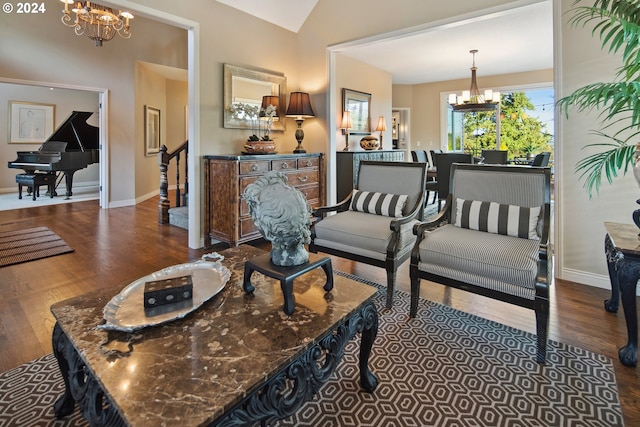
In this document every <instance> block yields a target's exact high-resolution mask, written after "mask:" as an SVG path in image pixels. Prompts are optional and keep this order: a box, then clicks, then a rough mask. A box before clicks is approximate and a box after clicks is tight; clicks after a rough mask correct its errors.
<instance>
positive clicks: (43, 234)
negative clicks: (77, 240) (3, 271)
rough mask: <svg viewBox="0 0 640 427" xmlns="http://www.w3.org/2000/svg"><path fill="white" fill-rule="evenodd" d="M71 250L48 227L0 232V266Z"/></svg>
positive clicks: (71, 249)
mask: <svg viewBox="0 0 640 427" xmlns="http://www.w3.org/2000/svg"><path fill="white" fill-rule="evenodd" d="M67 252H73V248H72V247H71V246H69V245H67V243H66V242H65V241H64V240H62V239H61V238H60V236H58V235H57V234H56V233H54V232H53V231H51V230H49V228H48V227H33V228H27V229H22V230H13V231H1V232H0V267H4V266H6V265H11V264H18V263H21V262H26V261H33V260H36V259H40V258H47V257H50V256H54V255H60V254H64V253H67Z"/></svg>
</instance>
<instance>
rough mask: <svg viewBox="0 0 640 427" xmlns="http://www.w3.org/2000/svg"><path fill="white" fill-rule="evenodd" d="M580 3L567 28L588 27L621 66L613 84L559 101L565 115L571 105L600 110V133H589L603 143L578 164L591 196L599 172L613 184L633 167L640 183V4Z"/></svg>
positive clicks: (613, 0) (615, 0)
mask: <svg viewBox="0 0 640 427" xmlns="http://www.w3.org/2000/svg"><path fill="white" fill-rule="evenodd" d="M581 3H585V1H584V0H576V1H575V2H574V3H573V8H572V9H571V12H572V14H573V15H572V17H571V18H570V21H569V22H570V24H571V25H573V26H582V27H585V26H587V25H588V24H592V25H593V30H592V34H593V35H597V36H598V37H599V38H600V41H601V45H602V49H608V51H609V52H610V53H614V54H621V55H622V66H621V67H620V69H619V70H618V71H617V73H616V77H615V80H614V81H613V82H606V83H602V82H600V83H592V84H589V85H587V86H584V87H582V88H579V89H577V90H576V91H574V92H573V93H572V94H570V95H568V96H566V97H564V98H562V99H560V100H559V101H558V103H557V105H558V107H560V109H561V110H562V111H564V113H565V115H566V116H567V117H568V113H569V107H571V106H573V107H575V108H576V110H577V111H578V112H580V111H586V110H593V109H596V110H599V111H601V112H600V118H601V120H602V129H600V130H594V131H593V132H594V133H595V134H596V135H599V136H601V137H602V138H603V139H605V141H604V142H601V143H597V144H589V145H588V146H589V147H594V146H595V147H598V148H601V149H602V151H600V152H598V153H595V154H592V155H589V156H587V157H585V158H584V159H582V160H580V161H579V162H578V163H577V164H576V171H577V172H579V173H580V178H581V179H584V187H585V188H586V189H587V191H588V193H589V197H591V196H592V195H593V192H594V191H595V192H596V193H597V192H598V191H599V188H600V184H601V182H602V179H603V173H604V177H606V179H607V181H608V182H609V183H611V182H612V181H613V179H614V178H615V177H617V176H618V175H619V174H620V173H622V175H624V174H626V172H628V170H629V169H630V168H632V169H633V170H634V175H635V177H636V179H637V180H638V183H639V184H640V173H639V172H640V171H636V170H635V169H634V165H635V163H636V156H635V153H636V146H637V145H638V147H640V144H639V143H640V139H639V138H638V134H640V126H639V125H640V39H639V38H640V3H639V2H638V0H595V1H594V2H593V5H592V6H585V5H582V4H581ZM638 151H639V153H640V149H639V150H638ZM639 167H640V165H639ZM639 203H640V201H639Z"/></svg>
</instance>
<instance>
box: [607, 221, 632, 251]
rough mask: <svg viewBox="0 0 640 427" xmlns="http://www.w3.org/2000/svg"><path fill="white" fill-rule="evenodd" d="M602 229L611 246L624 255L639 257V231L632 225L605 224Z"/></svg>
mask: <svg viewBox="0 0 640 427" xmlns="http://www.w3.org/2000/svg"><path fill="white" fill-rule="evenodd" d="M604 227H605V229H606V230H607V234H609V237H610V238H611V241H612V242H613V245H614V246H615V247H616V248H617V249H618V250H619V251H621V252H622V253H624V254H625V255H631V256H636V257H640V236H638V233H639V232H640V229H639V228H638V227H637V226H635V225H634V224H621V223H617V222H605V223H604Z"/></svg>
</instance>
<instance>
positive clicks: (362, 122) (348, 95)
mask: <svg viewBox="0 0 640 427" xmlns="http://www.w3.org/2000/svg"><path fill="white" fill-rule="evenodd" d="M364 107H366V109H367V117H364V114H363V111H364ZM342 111H351V122H352V123H353V128H351V129H350V130H349V135H369V134H371V94H370V93H366V92H360V91H357V90H352V89H346V88H342Z"/></svg>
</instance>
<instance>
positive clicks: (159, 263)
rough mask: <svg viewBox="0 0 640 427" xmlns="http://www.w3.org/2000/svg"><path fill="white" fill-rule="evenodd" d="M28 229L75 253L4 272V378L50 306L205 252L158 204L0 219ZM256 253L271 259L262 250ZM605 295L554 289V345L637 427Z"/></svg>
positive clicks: (428, 289)
mask: <svg viewBox="0 0 640 427" xmlns="http://www.w3.org/2000/svg"><path fill="white" fill-rule="evenodd" d="M34 226H48V227H49V228H51V229H52V230H53V231H54V232H55V233H57V234H58V235H60V236H61V237H62V238H63V239H64V240H66V242H67V243H68V244H69V245H70V246H71V247H73V248H74V249H75V252H73V253H71V254H65V255H60V256H55V257H51V258H46V259H42V260H37V261H32V262H28V263H25V264H18V265H13V266H7V267H3V268H0V290H1V292H2V298H1V299H0V372H2V371H5V370H7V369H11V368H13V367H16V366H18V365H20V364H22V363H25V362H28V361H30V360H33V359H35V358H36V357H40V356H42V355H44V354H47V353H50V352H51V331H52V328H53V324H54V319H53V316H52V315H51V313H50V311H49V307H50V306H51V304H53V303H55V302H57V301H61V300H64V299H66V298H70V297H73V296H76V295H79V294H82V293H85V292H89V291H92V290H96V289H100V288H103V287H105V286H119V287H124V286H125V285H127V284H128V283H130V282H132V281H133V280H135V279H137V278H139V277H141V276H144V275H146V274H149V273H151V272H153V271H156V270H158V269H160V268H163V267H166V266H169V265H172V264H178V263H182V262H186V261H190V260H194V259H196V258H199V257H200V256H201V255H202V254H203V253H205V252H206V251H204V250H192V249H188V247H187V242H188V237H187V232H186V231H185V230H182V229H180V228H177V227H173V226H169V225H160V224H158V223H157V199H155V198H154V199H150V200H147V201H145V202H143V203H140V204H139V205H137V206H135V207H123V208H114V209H100V208H99V206H98V202H97V201H89V202H78V203H71V204H62V205H53V206H43V207H37V208H30V209H19V210H9V211H0V230H12V229H20V228H26V227H34ZM603 237H604V236H603ZM256 245H258V246H262V247H264V248H265V249H268V245H267V244H266V243H264V242H260V241H258V242H257V243H256ZM214 249H223V247H221V248H214ZM594 250H601V248H594ZM603 256H604V254H603ZM333 266H334V268H335V269H338V270H341V271H345V272H348V273H352V274H356V275H358V276H361V277H364V278H367V279H369V280H372V281H376V282H377V283H385V281H386V279H385V272H384V270H382V269H380V268H375V267H370V266H368V265H364V264H360V263H357V262H353V261H348V260H344V259H339V258H335V257H333ZM398 288H399V289H401V290H404V291H407V292H408V291H409V263H408V262H405V264H404V265H402V267H401V268H400V270H399V272H398ZM608 295H609V292H608V291H606V290H604V289H598V288H593V287H589V286H583V285H578V284H574V283H571V282H566V281H558V282H557V283H556V284H555V285H554V286H553V287H552V295H551V321H550V339H552V340H556V341H562V342H565V343H568V344H571V345H574V346H577V347H582V348H585V349H588V350H591V351H593V352H597V353H601V354H604V355H606V356H608V357H610V358H612V359H613V361H614V365H615V371H616V379H617V382H618V387H619V392H620V398H621V401H622V406H623V411H624V417H625V423H626V425H627V426H640V368H627V367H624V366H622V365H621V364H620V362H619V361H618V357H617V349H618V347H620V346H621V345H622V344H624V343H626V339H627V337H626V326H625V322H624V315H623V313H622V308H621V309H620V312H619V313H618V314H611V313H606V312H605V311H604V309H603V300H604V299H605V298H607V297H608ZM421 296H422V297H424V298H427V299H430V300H432V301H436V302H440V303H443V304H447V305H450V306H452V307H455V308H457V309H459V310H463V311H467V312H471V313H474V314H477V315H479V316H482V317H486V318H489V319H492V320H495V321H498V322H501V323H505V324H508V325H511V326H513V327H516V328H519V329H523V330H526V331H528V332H532V333H535V322H534V316H533V312H532V311H530V310H527V309H524V308H520V307H514V306H512V305H509V304H505V303H501V302H497V301H493V300H490V299H487V298H483V297H480V296H477V295H473V294H469V293H465V292H462V291H458V290H455V289H450V288H446V287H444V286H440V285H435V284H429V283H428V282H425V281H423V282H422V295H421ZM407 317H408V313H407Z"/></svg>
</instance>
